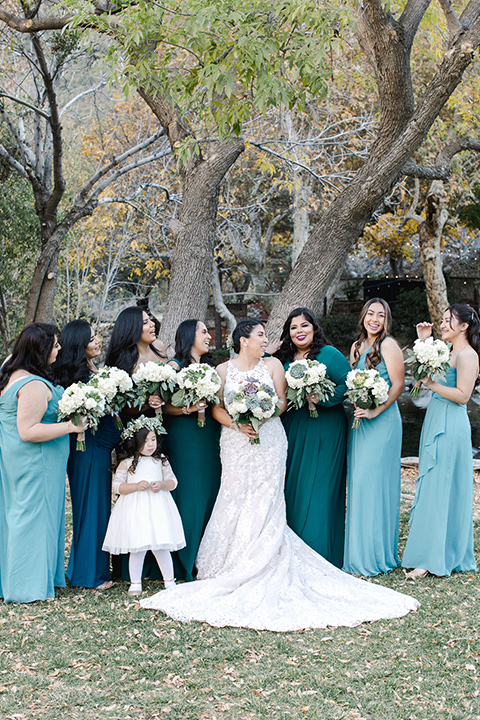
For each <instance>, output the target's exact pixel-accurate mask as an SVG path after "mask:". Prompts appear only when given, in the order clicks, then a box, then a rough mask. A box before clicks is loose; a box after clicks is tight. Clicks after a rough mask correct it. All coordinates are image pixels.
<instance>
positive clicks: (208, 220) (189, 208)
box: [160, 139, 245, 351]
mask: <svg viewBox="0 0 480 720" xmlns="http://www.w3.org/2000/svg"><path fill="white" fill-rule="evenodd" d="M244 148H245V145H244V142H243V140H241V139H236V140H230V141H227V142H224V143H221V144H219V145H218V146H217V148H216V150H215V152H214V153H213V155H211V156H210V157H209V158H208V159H206V160H203V159H202V160H201V161H200V162H199V163H195V164H194V165H193V167H189V168H187V169H186V170H185V172H184V182H183V200H182V207H181V210H180V215H179V218H178V220H174V221H172V223H171V226H170V229H171V232H172V234H173V237H174V249H173V253H172V259H171V276H170V287H169V292H168V298H167V303H166V306H165V312H164V315H163V320H162V327H161V331H160V337H161V339H162V340H163V342H164V343H165V346H166V348H167V351H171V350H172V348H173V346H174V341H175V332H176V329H177V327H178V325H179V324H180V322H182V320H185V319H187V318H199V319H204V318H205V315H206V312H207V305H208V298H209V295H210V287H211V277H212V271H213V251H214V247H215V240H216V223H217V208H218V195H219V191H220V185H221V182H222V180H223V178H224V177H225V174H226V172H227V171H228V170H229V168H230V167H231V166H232V165H233V163H234V162H235V160H236V159H237V157H238V156H239V155H240V153H241V152H243V150H244Z"/></svg>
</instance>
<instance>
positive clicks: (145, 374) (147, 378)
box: [132, 360, 177, 408]
mask: <svg viewBox="0 0 480 720" xmlns="http://www.w3.org/2000/svg"><path fill="white" fill-rule="evenodd" d="M132 380H133V382H134V383H135V387H134V389H133V395H134V403H133V404H134V406H135V407H139V408H140V407H142V406H143V405H145V403H146V402H147V400H148V398H149V397H150V395H159V396H160V397H161V398H162V400H163V401H164V402H168V401H169V400H170V398H171V397H172V395H173V392H174V390H175V385H176V383H177V373H176V371H175V370H174V369H173V367H172V366H171V365H166V364H165V363H162V362H160V361H155V362H154V361H153V360H150V361H149V362H146V363H142V364H141V365H140V367H139V368H138V370H137V372H136V373H134V374H133V375H132Z"/></svg>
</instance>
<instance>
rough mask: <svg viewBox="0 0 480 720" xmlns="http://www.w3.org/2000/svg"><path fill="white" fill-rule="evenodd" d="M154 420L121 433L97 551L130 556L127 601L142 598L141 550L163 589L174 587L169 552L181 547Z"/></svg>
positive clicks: (171, 484)
mask: <svg viewBox="0 0 480 720" xmlns="http://www.w3.org/2000/svg"><path fill="white" fill-rule="evenodd" d="M162 432H164V430H163V427H162V423H161V420H160V418H147V417H145V416H143V415H142V416H140V417H139V418H137V419H136V420H133V421H132V422H130V423H129V424H128V425H127V427H126V429H125V430H124V431H123V433H122V441H123V442H122V443H121V444H120V445H119V447H118V448H117V457H118V463H119V464H118V466H117V468H116V472H115V477H114V479H113V491H114V492H116V493H118V494H119V495H120V497H119V498H118V500H117V502H116V504H115V506H114V508H113V510H112V514H111V516H110V521H109V523H108V527H107V532H106V535H105V540H104V543H103V548H102V549H103V550H105V551H106V552H109V553H112V554H114V555H122V554H124V553H130V558H129V572H130V581H131V585H130V588H129V590H128V594H129V595H140V593H141V592H142V569H143V561H144V559H145V555H146V552H147V550H151V551H152V552H153V554H154V555H155V558H156V560H157V563H158V566H159V568H160V571H161V573H162V576H163V580H164V583H165V587H166V588H168V587H171V586H172V585H175V578H174V577H173V563H172V557H171V554H170V553H171V551H173V550H179V549H180V548H183V547H185V537H184V534H183V527H182V521H181V519H180V515H179V512H178V510H177V506H176V505H175V502H174V500H173V498H172V496H171V494H170V491H171V490H173V489H174V488H175V487H176V486H177V480H176V478H175V475H174V474H173V471H172V468H171V467H170V465H169V463H168V461H167V459H166V457H165V456H164V455H162V453H161V451H160V442H159V438H158V435H159V434H160V433H162Z"/></svg>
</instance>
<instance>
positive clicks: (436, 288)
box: [418, 182, 448, 335]
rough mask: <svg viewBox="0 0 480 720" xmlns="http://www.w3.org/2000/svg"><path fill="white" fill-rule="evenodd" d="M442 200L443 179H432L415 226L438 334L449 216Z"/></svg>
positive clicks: (444, 288) (442, 309) (444, 296)
mask: <svg viewBox="0 0 480 720" xmlns="http://www.w3.org/2000/svg"><path fill="white" fill-rule="evenodd" d="M443 202H444V193H443V186H442V183H441V182H434V183H432V185H431V187H430V191H429V193H428V197H427V209H426V219H425V221H424V222H423V223H422V224H421V225H420V227H419V228H418V240H419V245H420V259H421V262H422V268H423V279H424V280H425V286H426V289H427V300H428V310H429V312H430V319H431V321H432V322H433V326H434V329H435V331H436V333H437V335H440V324H441V322H442V317H443V313H444V312H445V310H446V308H447V307H448V297H447V285H446V283H445V276H444V274H443V268H442V252H441V249H440V243H441V239H442V231H443V228H444V225H445V223H446V221H447V219H448V212H447V210H446V209H445V208H444V207H443Z"/></svg>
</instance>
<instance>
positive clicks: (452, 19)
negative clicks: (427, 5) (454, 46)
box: [439, 0, 462, 44]
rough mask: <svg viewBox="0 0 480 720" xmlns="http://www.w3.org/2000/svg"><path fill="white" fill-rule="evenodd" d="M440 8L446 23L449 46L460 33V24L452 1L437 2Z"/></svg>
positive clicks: (440, 0) (442, 0)
mask: <svg viewBox="0 0 480 720" xmlns="http://www.w3.org/2000/svg"><path fill="white" fill-rule="evenodd" d="M439 3H440V7H441V8H442V11H443V14H444V15H445V20H446V21H447V29H448V37H449V44H450V43H452V42H453V40H454V39H455V38H456V37H457V35H458V34H459V33H460V32H461V31H462V24H461V22H460V20H459V19H458V15H457V11H456V10H455V7H454V6H453V3H452V0H439Z"/></svg>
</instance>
